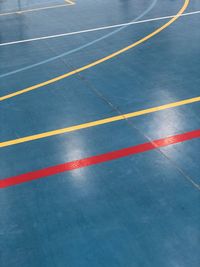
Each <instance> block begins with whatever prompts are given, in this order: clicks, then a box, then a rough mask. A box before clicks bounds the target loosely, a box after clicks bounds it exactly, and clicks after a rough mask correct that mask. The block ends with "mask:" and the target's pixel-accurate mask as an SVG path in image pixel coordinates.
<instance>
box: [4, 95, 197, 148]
mask: <svg viewBox="0 0 200 267" xmlns="http://www.w3.org/2000/svg"><path fill="white" fill-rule="evenodd" d="M199 101H200V96H198V97H194V98H190V99H186V100H182V101H178V102H173V103H169V104H166V105H162V106H158V107H153V108H148V109H144V110H140V111H136V112H131V113H127V114H122V115H119V116H115V117H110V118H106V119H102V120H97V121H92V122H87V123H83V124H79V125H75V126H70V127H67V128H62V129H58V130H54V131H49V132H45V133H40V134H36V135H31V136H26V137H22V138H18V139H15V140H9V141H5V142H2V143H0V147H7V146H12V145H16V144H20V143H24V142H28V141H33V140H38V139H42V138H46V137H50V136H54V135H59V134H64V133H69V132H74V131H78V130H81V129H85V128H90V127H94V126H98V125H103V124H107V123H111V122H114V121H120V120H125V119H128V118H133V117H138V116H141V115H145V114H149V113H153V112H157V111H160V110H165V109H169V108H174V107H178V106H183V105H187V104H191V103H195V102H199Z"/></svg>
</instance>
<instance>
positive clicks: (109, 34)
mask: <svg viewBox="0 0 200 267" xmlns="http://www.w3.org/2000/svg"><path fill="white" fill-rule="evenodd" d="M151 1H152V2H151V4H150V6H148V8H147V9H146V10H145V11H143V12H142V13H141V14H140V15H139V16H137V17H136V18H134V19H133V20H132V21H137V20H139V19H141V18H142V17H143V16H145V15H146V14H148V13H149V12H150V11H151V10H152V9H153V8H154V6H155V5H156V4H157V1H158V0H151ZM126 27H129V25H125V26H123V27H120V28H117V29H114V30H112V31H111V32H109V33H107V34H105V35H103V36H101V37H99V38H96V39H95V40H93V41H90V42H88V43H86V44H83V45H81V46H79V47H76V48H73V49H71V50H68V51H65V52H63V53H61V54H59V55H56V56H53V57H50V58H47V59H45V60H42V61H39V62H35V63H32V64H29V65H26V66H24V67H22V68H18V69H15V70H12V71H9V72H6V73H5V72H4V73H2V74H0V79H3V78H5V77H8V76H10V75H16V74H17V73H20V72H23V71H27V70H30V69H32V68H37V67H39V66H42V65H44V64H47V63H49V62H52V61H54V60H58V59H60V58H63V57H66V56H69V55H71V54H73V53H76V52H78V51H81V50H82V49H84V48H88V47H90V46H92V45H94V44H96V43H98V42H100V41H102V40H105V39H107V38H109V37H111V36H113V35H114V34H117V33H119V32H120V31H122V30H124V29H125V28H126Z"/></svg>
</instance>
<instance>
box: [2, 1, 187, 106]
mask: <svg viewBox="0 0 200 267" xmlns="http://www.w3.org/2000/svg"><path fill="white" fill-rule="evenodd" d="M189 3H190V0H185V1H184V4H183V6H182V7H181V9H180V10H179V12H178V13H177V14H176V15H175V16H174V17H173V18H172V19H171V20H169V21H168V22H167V23H165V24H164V25H163V26H161V27H159V28H158V29H156V30H155V31H153V32H152V33H150V34H148V35H146V36H145V37H143V38H141V39H140V40H138V41H136V42H134V43H132V44H131V45H128V46H126V47H124V48H122V49H120V50H118V51H116V52H114V53H112V54H110V55H108V56H105V57H103V58H101V59H98V60H96V61H93V62H92V63H89V64H87V65H84V66H83V67H80V68H77V69H75V70H73V71H70V72H67V73H65V74H62V75H60V76H57V77H55V78H52V79H49V80H47V81H44V82H41V83H39V84H35V85H33V86H30V87H27V88H25V89H22V90H18V91H16V92H14V93H11V94H7V95H4V96H2V97H0V101H3V100H6V99H9V98H13V97H16V96H18V95H21V94H24V93H27V92H30V91H33V90H36V89H38V88H41V87H44V86H46V85H49V84H52V83H55V82H57V81H60V80H63V79H65V78H67V77H69V76H72V75H74V74H77V73H80V72H83V71H85V70H87V69H90V68H92V67H94V66H97V65H99V64H101V63H103V62H106V61H108V60H110V59H112V58H115V57H116V56H118V55H120V54H123V53H124V52H126V51H128V50H130V49H132V48H134V47H136V46H138V45H140V44H141V43H144V42H146V41H147V40H149V39H151V38H152V37H154V36H155V35H157V34H158V33H160V32H162V31H163V30H164V29H166V28H168V27H169V26H170V25H171V24H173V22H174V21H176V20H177V19H178V18H179V17H180V15H181V14H183V12H184V11H185V10H186V8H187V7H188V5H189Z"/></svg>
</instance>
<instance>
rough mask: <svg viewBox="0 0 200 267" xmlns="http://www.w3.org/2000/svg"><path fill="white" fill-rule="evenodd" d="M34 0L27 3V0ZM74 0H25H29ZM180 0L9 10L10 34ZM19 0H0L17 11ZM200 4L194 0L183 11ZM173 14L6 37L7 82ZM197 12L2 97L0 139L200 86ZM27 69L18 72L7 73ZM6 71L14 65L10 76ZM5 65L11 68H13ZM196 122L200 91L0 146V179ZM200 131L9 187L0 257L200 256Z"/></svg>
mask: <svg viewBox="0 0 200 267" xmlns="http://www.w3.org/2000/svg"><path fill="white" fill-rule="evenodd" d="M27 2H28V3H27ZM63 2H64V1H50V0H49V1H47V0H45V1H44V0H41V1H39V0H35V1H34V0H32V1H21V8H22V9H31V8H40V7H45V6H52V5H60V4H63ZM183 3H184V1H183V0H180V1H178V0H174V1H172V0H165V1H163V0H157V1H155V0H154V1H153V0H109V1H108V0H76V3H75V5H66V6H65V7H58V8H52V9H47V10H40V11H39V10H38V11H34V12H27V13H23V14H17V13H15V14H11V15H6V16H1V15H0V44H3V43H6V42H12V41H19V40H23V39H30V38H36V37H40V36H48V35H55V34H60V33H65V32H74V31H79V30H85V29H92V28H98V27H102V26H108V25H114V24H121V23H126V22H130V21H133V20H134V19H135V18H137V17H138V16H140V15H141V14H142V13H144V12H145V10H147V9H148V8H149V6H150V5H152V9H151V10H149V12H148V13H147V14H145V15H144V17H142V18H141V19H140V20H147V19H151V18H156V17H163V16H169V15H175V14H176V13H177V12H178V10H179V9H180V8H181V6H182V5H183ZM16 9H17V1H16V0H13V1H11V0H7V1H4V2H3V3H1V2H0V13H1V14H2V13H5V12H15V11H16ZM199 10H200V1H197V0H191V1H190V4H189V7H188V9H187V11H186V12H194V11H199ZM166 21H167V20H156V21H151V22H146V23H141V24H134V25H130V26H128V27H125V28H124V29H122V30H121V31H119V32H116V33H113V35H110V36H109V37H107V38H105V39H102V40H101V41H98V42H95V43H94V44H91V45H90V46H88V47H85V48H81V49H80V50H79V51H77V52H74V53H70V54H69V55H67V56H63V57H61V58H59V59H55V60H52V61H50V62H47V63H43V64H41V65H39V66H36V67H31V68H29V69H27V70H20V69H23V68H27V67H28V66H30V65H33V64H36V63H39V62H44V61H46V60H49V59H50V58H53V57H56V56H58V55H61V54H63V53H66V52H68V51H71V50H73V49H75V48H78V49H79V48H80V47H82V46H84V45H85V44H87V43H90V42H94V41H95V40H96V39H98V38H102V37H103V36H105V35H107V34H109V33H110V32H112V31H114V30H115V29H106V30H101V31H94V32H88V33H82V34H76V35H71V36H65V37H59V38H54V39H46V40H38V41H34V42H28V43H22V44H13V45H5V46H0V96H3V95H6V94H10V93H12V92H15V91H17V90H19V89H23V88H26V87H28V86H31V85H33V84H36V83H40V82H43V81H45V80H49V79H51V78H53V77H56V76H59V75H61V74H63V73H66V72H68V71H70V70H73V69H75V68H78V67H81V66H84V65H86V64H88V63H90V62H92V61H95V60H97V59H99V58H101V57H104V56H106V55H108V54H111V53H112V52H114V51H116V50H119V49H121V48H123V47H125V46H127V45H129V44H131V43H133V42H135V41H137V40H138V39H140V38H142V37H144V36H145V35H147V34H149V33H151V32H152V31H153V30H155V29H157V28H159V27H160V26H162V25H163V24H164V23H165V22H166ZM199 29H200V14H193V15H189V16H183V17H181V18H179V19H178V20H177V21H176V22H174V23H173V24H172V25H171V26H170V27H169V28H167V29H165V30H164V31H163V32H161V33H160V34H158V35H156V36H155V37H154V38H152V39H150V40H148V41H147V42H146V43H143V44H141V45H140V46H137V47H135V48H134V49H132V50H129V51H128V52H126V53H123V54H122V55H120V56H118V57H115V58H113V59H111V60H109V61H107V62H105V63H102V64H100V65H98V66H95V67H93V68H91V69H88V70H86V71H84V72H82V73H80V74H77V75H74V76H71V77H68V78H66V79H63V80H60V81H58V82H56V83H53V84H50V85H48V86H45V87H42V88H40V89H38V90H33V91H31V92H28V93H26V94H22V95H19V96H16V97H14V98H10V99H7V100H5V101H2V103H0V125H1V126H0V139H1V142H4V141H7V140H12V139H17V138H20V137H24V136H30V135H33V134H38V133H41V132H47V131H51V130H55V129H60V128H64V127H68V126H72V125H77V124H82V123H85V122H89V121H95V120H99V119H103V118H107V117H111V116H116V115H119V114H124V113H128V112H134V111H138V110H142V109H147V108H151V107H155V106H159V105H163V104H167V103H171V102H176V101H180V100H184V99H188V98H193V97H197V96H199V95H200V75H199V70H200V61H199V56H200V47H199V44H200V31H199ZM13 71H17V73H11V72H13ZM6 75H7V76H6ZM3 76H4V77H3ZM197 129H200V105H199V102H197V103H193V104H189V105H184V106H181V107H176V108H173V109H168V110H163V111H159V112H156V113H152V114H147V115H144V116H139V117H135V118H131V119H128V120H123V121H118V122H113V123H109V124H105V125H101V126H97V127H92V128H88V129H83V130H80V131H75V132H71V133H67V134H62V135H56V136H53V137H48V138H44V139H39V140H35V141H30V142H25V143H22V144H17V145H13V146H8V147H3V148H0V179H4V178H6V177H10V176H14V175H19V174H22V173H26V172H30V171H34V170H39V169H43V168H46V167H49V166H54V165H57V164H61V163H64V162H68V161H73V160H76V159H81V158H86V157H90V156H93V155H99V154H102V153H106V152H110V151H114V150H118V149H122V148H126V147H130V146H134V145H138V144H142V143H145V142H148V141H149V140H156V139H159V138H164V137H166V136H170V135H176V134H179V133H185V132H189V131H193V130H197ZM188 177H189V178H190V179H191V180H193V181H194V182H195V183H196V184H198V185H200V140H199V139H194V140H190V141H187V142H184V143H180V144H176V145H173V146H169V147H164V148H161V149H157V150H154V151H149V152H146V153H141V154H138V155H133V156H130V157H126V158H121V159H118V160H114V161H110V162H106V163H103V164H100V165H95V166H90V167H87V168H83V169H78V170H75V171H71V172H66V173H62V174H57V175H54V176H50V177H47V178H45V179H41V180H36V181H32V182H28V183H24V184H20V185H18V186H13V187H9V188H5V189H0V267H199V266H200V250H199V247H200V192H199V190H198V189H197V188H196V187H194V186H193V184H192V183H190V182H189V180H188Z"/></svg>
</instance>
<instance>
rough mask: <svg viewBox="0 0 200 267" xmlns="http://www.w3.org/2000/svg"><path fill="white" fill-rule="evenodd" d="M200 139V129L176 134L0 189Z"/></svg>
mask: <svg viewBox="0 0 200 267" xmlns="http://www.w3.org/2000/svg"><path fill="white" fill-rule="evenodd" d="M196 138H200V129H198V130H194V131H191V132H186V133H182V134H176V135H173V136H169V137H165V138H162V139H157V140H152V141H149V142H146V143H143V144H139V145H135V146H131V147H127V148H122V149H120V150H115V151H111V152H107V153H104V154H100V155H96V156H91V157H88V158H83V159H79V160H75V161H71V162H66V163H63V164H59V165H54V166H51V167H47V168H45V169H40V170H36V171H32V172H28V173H24V174H20V175H15V176H11V177H8V178H4V179H2V180H0V189H3V188H7V187H11V186H15V185H19V184H23V183H26V182H30V181H34V180H38V179H41V178H45V177H48V176H52V175H56V174H59V173H64V172H69V171H73V170H76V169H80V168H85V167H89V166H94V165H97V164H100V163H104V162H109V161H113V160H117V159H120V158H124V157H128V156H131V155H136V154H140V153H144V152H147V151H152V150H156V149H159V148H162V147H167V146H170V145H174V144H178V143H183V142H185V141H189V140H192V139H196ZM184 177H185V179H186V180H187V181H189V182H190V183H191V184H192V185H193V186H194V187H195V188H196V189H198V190H200V186H199V184H197V183H196V182H195V181H193V179H191V178H190V177H189V176H187V175H184Z"/></svg>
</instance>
